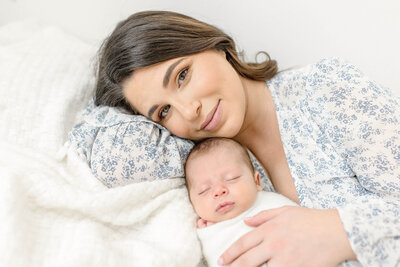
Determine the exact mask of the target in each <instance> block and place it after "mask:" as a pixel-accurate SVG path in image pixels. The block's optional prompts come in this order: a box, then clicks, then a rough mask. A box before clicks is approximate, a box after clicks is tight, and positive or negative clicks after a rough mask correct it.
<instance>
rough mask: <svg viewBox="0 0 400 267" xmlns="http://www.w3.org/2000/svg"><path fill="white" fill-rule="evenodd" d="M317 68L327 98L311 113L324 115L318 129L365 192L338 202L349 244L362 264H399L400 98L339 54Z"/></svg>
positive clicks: (319, 93) (319, 97)
mask: <svg viewBox="0 0 400 267" xmlns="http://www.w3.org/2000/svg"><path fill="white" fill-rule="evenodd" d="M317 68H318V72H319V73H322V74H323V75H321V77H328V78H327V80H326V85H328V86H327V88H329V90H327V91H325V92H324V93H322V90H321V92H317V93H316V94H317V95H318V96H317V99H318V101H319V102H324V104H326V105H324V109H325V111H323V112H322V113H323V114H325V115H326V116H319V115H320V114H319V115H316V116H317V117H318V116H319V117H320V119H322V117H324V119H325V120H329V123H325V124H324V125H328V127H326V128H325V129H322V130H323V131H325V134H326V135H327V136H328V138H329V139H330V140H331V142H332V144H334V147H335V149H336V151H337V153H338V154H340V155H341V157H343V158H345V159H346V163H347V165H348V167H349V168H350V169H351V170H352V171H353V173H354V174H355V176H356V178H357V180H358V181H359V183H360V185H361V186H362V188H363V189H365V190H366V192H367V193H363V194H360V196H359V197H357V200H356V201H354V202H351V203H347V204H344V205H343V206H340V207H339V208H338V211H339V214H340V217H341V220H342V222H343V225H344V228H345V230H346V232H347V235H348V238H349V240H350V243H351V246H352V248H353V250H354V252H355V253H356V255H357V258H358V260H359V261H360V262H361V263H362V264H363V265H364V266H398V264H399V263H400V105H399V104H400V101H399V99H398V98H397V97H395V96H394V95H393V93H392V92H390V91H389V90H387V89H385V88H384V87H382V86H380V85H379V84H377V83H376V82H374V81H372V80H370V79H368V78H367V77H366V76H365V75H363V74H362V73H361V72H360V71H359V70H358V69H357V68H355V67H354V66H353V65H351V64H348V63H346V62H343V61H341V60H337V59H333V60H325V61H321V62H319V63H318V64H317ZM322 113H321V114H322ZM348 190H354V189H352V188H349V189H348Z"/></svg>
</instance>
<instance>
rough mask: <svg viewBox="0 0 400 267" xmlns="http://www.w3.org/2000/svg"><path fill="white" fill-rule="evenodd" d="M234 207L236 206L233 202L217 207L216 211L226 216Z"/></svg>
mask: <svg viewBox="0 0 400 267" xmlns="http://www.w3.org/2000/svg"><path fill="white" fill-rule="evenodd" d="M234 206H235V202H232V201H227V202H223V203H221V204H219V205H218V206H217V208H216V210H215V211H216V212H217V213H219V214H224V213H227V212H228V211H230V210H232V209H233V207H234Z"/></svg>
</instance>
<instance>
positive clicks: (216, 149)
mask: <svg viewBox="0 0 400 267" xmlns="http://www.w3.org/2000/svg"><path fill="white" fill-rule="evenodd" d="M185 173H186V183H187V187H188V191H189V197H190V201H191V202H192V205H193V207H194V210H195V211H196V213H197V214H198V215H199V217H200V218H199V219H198V221H197V228H198V229H197V231H198V235H199V238H200V241H201V243H202V247H203V254H204V256H205V258H206V260H207V262H208V264H209V266H210V267H211V266H218V265H217V260H218V258H219V256H221V254H222V253H223V252H224V251H225V250H226V249H227V248H228V247H229V246H230V245H231V244H232V243H233V242H234V241H236V240H237V239H238V238H240V237H241V236H242V235H243V234H245V233H246V232H248V231H250V230H251V229H252V228H251V227H250V226H247V225H246V224H245V223H244V222H243V219H244V218H245V217H250V216H253V215H256V214H257V213H258V212H260V211H262V210H266V209H272V208H277V207H281V206H285V205H293V206H294V205H297V204H296V203H294V202H293V201H291V200H289V199H288V198H286V197H284V196H282V195H279V194H277V193H273V192H265V191H262V187H261V184H260V174H259V173H258V172H257V171H255V170H254V169H253V165H252V163H251V160H250V157H249V155H248V153H247V150H246V148H245V147H243V146H242V145H241V144H239V143H237V142H236V141H234V140H231V139H227V138H212V139H207V140H205V141H203V142H201V143H200V144H198V145H196V146H195V147H194V148H193V150H192V151H191V152H190V154H189V156H188V158H187V161H186V165H185Z"/></svg>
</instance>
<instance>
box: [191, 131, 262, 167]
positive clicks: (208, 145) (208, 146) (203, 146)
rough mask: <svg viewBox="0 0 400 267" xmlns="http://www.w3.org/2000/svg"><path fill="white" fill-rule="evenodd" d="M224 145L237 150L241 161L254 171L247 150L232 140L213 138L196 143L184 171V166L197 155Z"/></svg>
mask: <svg viewBox="0 0 400 267" xmlns="http://www.w3.org/2000/svg"><path fill="white" fill-rule="evenodd" d="M224 144H228V145H231V146H234V147H236V148H237V149H238V151H239V153H240V155H241V156H242V157H243V159H244V160H245V161H246V163H247V165H248V166H249V168H250V169H251V170H252V171H254V167H253V164H252V162H251V159H250V156H249V153H248V152H247V148H246V147H245V146H244V145H242V144H240V143H238V142H236V141H234V140H232V139H229V138H223V137H214V138H209V139H205V140H204V141H202V142H200V143H198V144H197V145H196V146H195V147H194V148H193V149H192V150H191V151H190V153H189V155H188V157H187V159H186V163H185V171H186V166H187V163H188V162H189V161H190V160H191V159H193V158H195V157H196V156H198V155H201V154H203V153H206V152H209V151H211V150H212V149H216V148H217V147H218V146H220V145H224Z"/></svg>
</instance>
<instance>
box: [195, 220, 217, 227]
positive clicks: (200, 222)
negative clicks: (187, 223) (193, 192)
mask: <svg viewBox="0 0 400 267" xmlns="http://www.w3.org/2000/svg"><path fill="white" fill-rule="evenodd" d="M213 224H214V223H213V222H209V221H206V220H204V219H202V218H200V219H198V220H197V228H205V227H207V226H210V225H213Z"/></svg>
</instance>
